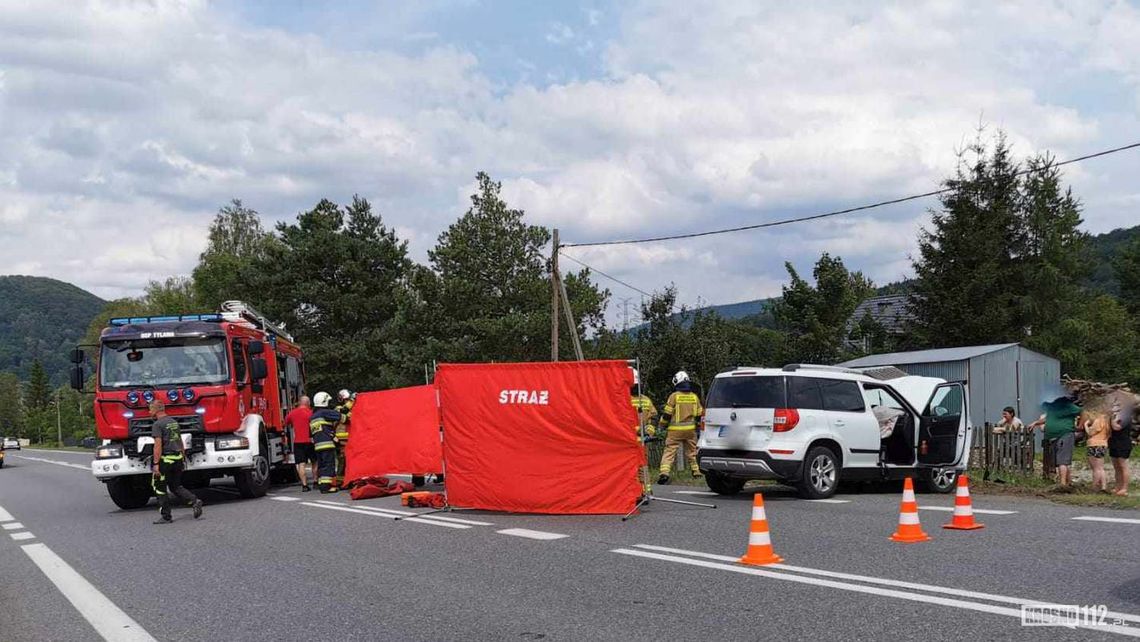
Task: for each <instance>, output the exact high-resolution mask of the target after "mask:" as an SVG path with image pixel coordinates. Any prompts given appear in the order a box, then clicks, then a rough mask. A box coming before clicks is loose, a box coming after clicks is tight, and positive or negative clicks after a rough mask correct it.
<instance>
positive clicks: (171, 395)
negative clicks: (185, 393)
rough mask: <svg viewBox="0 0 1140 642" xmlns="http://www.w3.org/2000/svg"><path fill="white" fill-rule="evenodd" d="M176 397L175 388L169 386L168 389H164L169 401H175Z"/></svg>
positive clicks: (177, 394) (177, 393) (176, 391)
mask: <svg viewBox="0 0 1140 642" xmlns="http://www.w3.org/2000/svg"><path fill="white" fill-rule="evenodd" d="M178 397H179V392H178V390H177V389H175V388H171V389H170V390H167V391H166V398H167V399H169V400H170V401H171V403H176V402H177V401H178Z"/></svg>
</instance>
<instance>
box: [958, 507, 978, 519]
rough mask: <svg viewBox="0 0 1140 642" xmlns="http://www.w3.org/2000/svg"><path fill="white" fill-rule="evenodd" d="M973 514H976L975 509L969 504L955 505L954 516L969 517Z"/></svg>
mask: <svg viewBox="0 0 1140 642" xmlns="http://www.w3.org/2000/svg"><path fill="white" fill-rule="evenodd" d="M973 514H974V511H973V510H972V509H971V508H970V507H969V506H955V507H954V516H955V517H968V516H970V515H973Z"/></svg>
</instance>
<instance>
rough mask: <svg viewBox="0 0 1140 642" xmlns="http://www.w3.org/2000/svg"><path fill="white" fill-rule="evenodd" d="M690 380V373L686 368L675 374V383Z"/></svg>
mask: <svg viewBox="0 0 1140 642" xmlns="http://www.w3.org/2000/svg"><path fill="white" fill-rule="evenodd" d="M688 380H689V373H687V372H685V371H684V370H679V371H678V372H677V374H675V375H673V385H674V386H675V385H677V384H680V383H681V382H684V381H688Z"/></svg>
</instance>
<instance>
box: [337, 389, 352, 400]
mask: <svg viewBox="0 0 1140 642" xmlns="http://www.w3.org/2000/svg"><path fill="white" fill-rule="evenodd" d="M351 397H352V393H351V392H349V391H348V390H341V391H340V392H338V393H336V398H337V399H340V400H341V401H348V400H349V399H350V398H351Z"/></svg>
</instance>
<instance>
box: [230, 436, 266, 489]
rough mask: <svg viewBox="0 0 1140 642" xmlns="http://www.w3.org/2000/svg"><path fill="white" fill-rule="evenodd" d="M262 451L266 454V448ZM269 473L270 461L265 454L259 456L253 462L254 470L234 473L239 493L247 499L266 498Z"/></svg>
mask: <svg viewBox="0 0 1140 642" xmlns="http://www.w3.org/2000/svg"><path fill="white" fill-rule="evenodd" d="M261 450H262V453H264V452H265V448H262V449H261ZM269 473H270V470H269V459H268V458H267V457H266V456H265V455H264V454H260V455H258V456H257V457H255V458H254V460H253V468H250V469H247V470H239V471H237V472H236V473H234V484H236V485H237V489H238V493H239V494H240V495H241V496H242V497H244V498H246V499H253V498H254V497H264V496H265V493H267V492H269V481H270V480H269Z"/></svg>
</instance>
